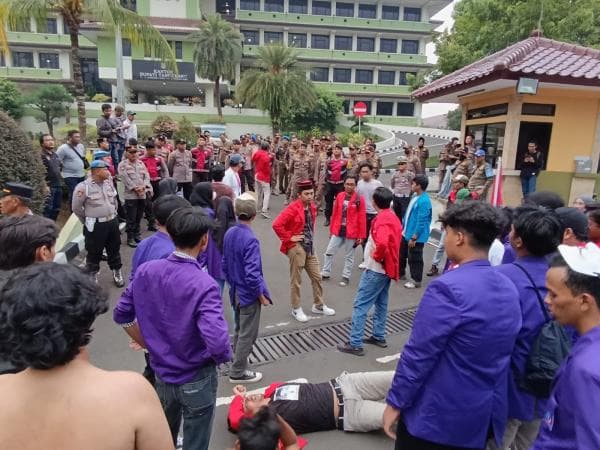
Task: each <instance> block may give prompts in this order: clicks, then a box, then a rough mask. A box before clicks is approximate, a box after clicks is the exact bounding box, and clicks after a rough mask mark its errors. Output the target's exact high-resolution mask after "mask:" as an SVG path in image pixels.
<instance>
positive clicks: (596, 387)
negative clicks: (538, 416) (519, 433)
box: [532, 326, 600, 450]
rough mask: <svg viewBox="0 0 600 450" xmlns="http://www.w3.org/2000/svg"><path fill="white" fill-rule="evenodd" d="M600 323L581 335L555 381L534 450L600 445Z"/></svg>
mask: <svg viewBox="0 0 600 450" xmlns="http://www.w3.org/2000/svg"><path fill="white" fill-rule="evenodd" d="M599 354H600V326H598V327H596V328H593V329H592V330H590V331H588V332H587V333H586V334H584V335H583V336H581V337H580V338H579V339H578V340H577V343H576V344H575V346H574V347H573V348H572V349H571V354H570V355H569V356H568V357H567V359H565V360H564V361H563V363H562V366H561V367H560V369H559V370H558V373H557V374H556V378H555V380H554V389H553V391H552V394H550V400H549V401H548V408H547V411H546V413H545V414H544V419H543V420H542V425H541V427H540V434H539V435H538V438H537V441H536V442H535V444H534V445H533V447H532V450H592V449H594V450H596V449H599V448H600V427H599V426H598V411H600V358H598V355H599Z"/></svg>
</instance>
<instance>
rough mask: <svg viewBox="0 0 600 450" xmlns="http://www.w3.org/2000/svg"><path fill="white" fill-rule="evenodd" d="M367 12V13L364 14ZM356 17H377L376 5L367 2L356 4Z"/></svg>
mask: <svg viewBox="0 0 600 450" xmlns="http://www.w3.org/2000/svg"><path fill="white" fill-rule="evenodd" d="M365 11H366V12H368V14H366V15H365V14H364V13H365ZM358 17H359V18H361V19H377V5H371V4H369V3H359V4H358Z"/></svg>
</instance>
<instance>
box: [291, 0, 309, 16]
mask: <svg viewBox="0 0 600 450" xmlns="http://www.w3.org/2000/svg"><path fill="white" fill-rule="evenodd" d="M288 12H289V13H291V14H308V0H289V3H288Z"/></svg>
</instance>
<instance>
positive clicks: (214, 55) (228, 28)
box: [189, 14, 242, 119]
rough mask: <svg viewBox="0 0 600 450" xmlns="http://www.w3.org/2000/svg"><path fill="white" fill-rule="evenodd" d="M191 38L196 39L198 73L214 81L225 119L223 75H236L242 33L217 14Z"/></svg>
mask: <svg viewBox="0 0 600 450" xmlns="http://www.w3.org/2000/svg"><path fill="white" fill-rule="evenodd" d="M189 39H191V40H193V41H194V43H195V49H194V62H195V63H196V73H197V74H198V76H199V77H200V78H206V79H208V80H210V81H212V82H214V83H215V92H214V94H215V104H216V105H217V111H218V113H219V117H220V118H221V119H222V118H223V111H222V109H221V95H220V92H219V91H220V89H221V88H220V82H221V79H224V80H229V81H231V80H233V79H234V78H235V68H236V66H237V64H238V63H239V62H240V60H241V59H242V35H241V34H240V33H239V32H237V31H236V30H235V28H233V25H232V24H231V23H229V22H227V21H226V20H224V19H222V18H221V16H220V15H218V14H215V15H213V16H209V17H207V18H206V20H204V21H203V22H202V23H201V24H200V27H199V29H198V31H195V32H194V33H192V34H190V35H189Z"/></svg>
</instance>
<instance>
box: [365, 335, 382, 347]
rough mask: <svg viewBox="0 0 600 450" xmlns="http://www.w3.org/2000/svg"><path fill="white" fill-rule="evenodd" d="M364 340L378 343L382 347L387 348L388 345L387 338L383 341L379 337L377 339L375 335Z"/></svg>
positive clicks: (374, 343) (373, 343)
mask: <svg viewBox="0 0 600 450" xmlns="http://www.w3.org/2000/svg"><path fill="white" fill-rule="evenodd" d="M363 342H364V343H365V344H371V345H376V346H377V347H381V348H387V346H388V344H387V341H386V340H385V339H384V340H383V341H381V340H379V339H375V338H374V337H373V336H371V337H368V338H366V339H363Z"/></svg>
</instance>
